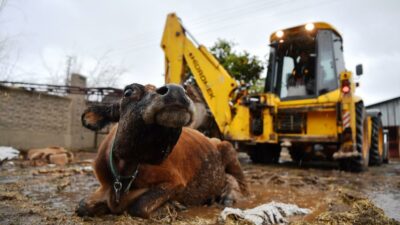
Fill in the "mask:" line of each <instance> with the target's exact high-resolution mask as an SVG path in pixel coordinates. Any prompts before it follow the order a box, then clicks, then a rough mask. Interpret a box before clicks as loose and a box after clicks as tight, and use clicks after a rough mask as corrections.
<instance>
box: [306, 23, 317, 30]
mask: <svg viewBox="0 0 400 225" xmlns="http://www.w3.org/2000/svg"><path fill="white" fill-rule="evenodd" d="M314 28H315V26H314V24H312V23H307V24H306V30H307V31H312V30H314Z"/></svg>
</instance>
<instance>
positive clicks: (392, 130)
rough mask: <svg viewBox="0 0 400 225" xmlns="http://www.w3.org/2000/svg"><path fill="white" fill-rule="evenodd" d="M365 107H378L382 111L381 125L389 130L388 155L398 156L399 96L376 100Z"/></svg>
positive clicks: (399, 153) (399, 141)
mask: <svg viewBox="0 0 400 225" xmlns="http://www.w3.org/2000/svg"><path fill="white" fill-rule="evenodd" d="M367 109H378V110H380V112H381V113H382V123H383V127H384V128H385V129H387V130H388V131H389V136H388V142H389V156H390V157H391V158H398V157H399V156H400V97H397V98H392V99H389V100H386V101H382V102H378V103H375V104H372V105H369V106H367Z"/></svg>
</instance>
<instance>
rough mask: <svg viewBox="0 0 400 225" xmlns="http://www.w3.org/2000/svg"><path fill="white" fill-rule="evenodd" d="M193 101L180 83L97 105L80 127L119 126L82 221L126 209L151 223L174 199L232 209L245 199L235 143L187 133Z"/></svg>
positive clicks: (81, 209) (108, 141)
mask: <svg viewBox="0 0 400 225" xmlns="http://www.w3.org/2000/svg"><path fill="white" fill-rule="evenodd" d="M193 108H194V107H193V103H192V101H191V100H190V99H189V98H188V97H187V95H186V94H185V91H184V89H183V88H182V87H181V86H178V85H166V86H163V87H160V88H158V89H156V88H155V87H154V86H149V85H148V86H142V85H139V84H132V85H129V86H127V87H126V88H125V90H124V97H123V98H122V99H121V101H120V102H119V103H118V104H114V105H110V106H92V107H89V108H88V109H87V110H86V111H85V112H84V114H83V115H82V124H83V125H84V126H85V127H87V128H89V129H92V130H98V129H101V128H102V127H104V126H105V125H107V124H108V123H110V122H118V124H117V125H116V126H115V127H114V128H113V129H112V130H111V132H110V133H109V135H108V136H107V137H106V138H105V140H104V141H103V143H102V144H101V145H100V148H99V150H98V155H97V158H96V160H95V162H94V171H95V175H96V177H97V179H98V180H99V182H100V187H99V188H98V189H97V190H96V191H95V192H94V193H93V194H91V195H90V196H89V197H88V198H86V199H83V200H82V201H81V202H80V204H79V206H78V208H77V210H76V212H77V214H78V215H79V216H93V215H99V214H104V213H110V212H111V213H114V214H119V213H122V212H123V211H125V210H127V211H128V213H129V214H131V215H133V216H139V217H144V218H147V217H149V216H150V214H151V213H152V212H153V211H154V210H156V209H157V208H159V207H160V206H162V205H163V204H164V203H165V202H167V201H169V200H175V201H178V202H180V203H182V204H184V205H196V204H204V203H206V202H210V200H211V201H212V200H218V199H219V200H220V202H221V203H223V204H230V203H232V202H233V201H235V200H236V198H237V196H239V195H240V194H247V185H246V183H245V180H244V176H243V172H242V170H241V167H240V163H239V161H238V160H237V157H236V152H235V150H234V149H233V147H232V145H231V144H230V143H229V142H226V141H220V140H218V139H209V138H207V137H205V136H204V135H203V134H201V133H200V132H198V131H196V130H193V129H190V128H183V126H185V125H188V124H190V123H191V122H192V118H193V110H194V109H193Z"/></svg>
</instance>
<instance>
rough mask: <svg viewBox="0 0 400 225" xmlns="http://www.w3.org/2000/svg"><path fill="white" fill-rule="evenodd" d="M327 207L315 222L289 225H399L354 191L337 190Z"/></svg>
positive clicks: (291, 224) (399, 223) (399, 224)
mask: <svg viewBox="0 0 400 225" xmlns="http://www.w3.org/2000/svg"><path fill="white" fill-rule="evenodd" d="M329 205H330V207H329V209H328V211H327V212H323V213H321V214H320V215H319V216H317V218H316V219H315V221H312V222H292V223H290V225H305V224H309V225H353V224H363V225H376V224H387V225H400V222H397V221H395V220H394V219H391V218H388V217H387V216H386V215H385V213H384V211H383V210H382V209H380V208H378V207H377V206H375V205H374V204H373V203H372V202H371V201H370V200H369V199H367V198H366V197H365V196H363V195H361V194H360V193H357V192H355V191H351V190H346V189H341V190H339V192H338V196H337V198H335V199H334V200H333V201H332V202H330V203H329Z"/></svg>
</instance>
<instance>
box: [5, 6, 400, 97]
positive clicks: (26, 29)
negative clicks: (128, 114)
mask: <svg viewBox="0 0 400 225" xmlns="http://www.w3.org/2000/svg"><path fill="white" fill-rule="evenodd" d="M1 1H2V0H0V2H1ZM3 1H4V0H3ZM170 12H176V13H177V14H178V16H179V17H180V18H181V19H182V21H183V23H184V24H185V26H186V27H187V28H188V30H189V31H190V32H191V33H192V34H193V35H194V36H195V37H196V39H197V40H198V41H199V42H200V43H202V44H204V45H206V46H208V47H209V46H211V45H212V44H213V43H214V42H215V41H216V40H217V39H218V38H224V39H228V40H231V41H234V42H236V43H237V44H238V46H237V50H243V49H245V50H247V51H249V52H250V53H252V54H256V55H258V56H259V57H260V58H261V59H262V60H266V56H267V55H268V50H269V49H268V41H269V40H268V39H269V35H270V34H271V32H274V31H276V30H279V29H282V28H287V27H291V26H295V25H299V24H302V23H307V22H312V21H325V22H328V23H331V24H332V25H334V26H335V27H336V28H337V29H338V30H339V32H341V34H342V35H343V38H344V54H345V60H346V67H347V69H348V70H353V71H354V67H355V65H356V64H358V63H362V64H363V66H364V75H363V76H361V77H360V78H359V82H360V87H359V88H358V90H357V93H358V94H359V95H360V96H362V97H363V98H364V99H365V101H366V102H367V104H368V103H374V102H377V101H380V100H386V99H389V98H393V97H398V96H400V72H399V68H398V67H400V43H399V37H400V25H399V22H400V1H398V0H380V1H366V0H364V1H362V0H357V1H351V0H337V1H333V0H301V1H300V0H299V1H288V0H249V1H244V0H220V1H216V0H202V1H188V0H186V1H183V0H182V1H177V0H175V1H168V0H158V1H155V0H154V1H150V0H149V1H132V0H114V1H105V0H63V1H61V0H7V4H6V7H5V8H4V9H3V11H2V12H1V13H0V35H1V36H3V37H8V38H9V39H10V40H11V42H10V44H9V46H10V47H11V49H12V56H13V57H11V59H9V60H10V63H12V62H15V64H16V66H15V69H14V71H13V74H14V75H13V77H12V79H14V80H20V81H21V80H22V81H29V82H38V83H46V82H48V81H49V72H48V71H49V70H55V69H57V68H60V67H62V65H63V63H64V62H65V60H66V59H65V58H66V55H74V56H77V57H78V59H79V61H80V62H81V63H82V64H83V65H82V70H83V72H85V68H90V66H92V65H93V63H94V61H95V59H98V58H100V57H102V56H104V55H106V56H107V60H108V61H109V62H112V63H114V64H116V65H121V67H124V68H126V69H127V70H128V71H127V73H125V74H124V75H123V76H122V77H121V79H120V80H119V83H118V86H119V87H123V86H124V85H126V84H129V83H133V82H138V83H153V84H156V85H161V84H162V83H163V81H164V80H163V76H162V74H163V70H164V62H163V57H164V56H163V52H162V50H161V48H160V47H159V45H160V44H159V43H160V40H161V35H162V31H163V27H164V23H165V19H166V16H167V14H168V13H170ZM44 64H45V65H47V67H48V68H47V69H45V68H44ZM49 67H50V68H49ZM86 70H87V69H86ZM86 75H88V74H86Z"/></svg>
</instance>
